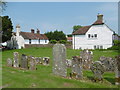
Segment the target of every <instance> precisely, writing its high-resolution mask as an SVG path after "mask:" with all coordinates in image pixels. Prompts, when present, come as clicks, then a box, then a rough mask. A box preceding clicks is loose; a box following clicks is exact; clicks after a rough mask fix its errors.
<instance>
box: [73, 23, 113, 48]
mask: <svg viewBox="0 0 120 90" xmlns="http://www.w3.org/2000/svg"><path fill="white" fill-rule="evenodd" d="M88 34H91V35H92V34H93V35H94V34H97V38H88ZM112 35H113V31H111V30H110V29H109V28H108V27H107V26H106V25H105V24H104V25H93V26H91V28H90V29H89V30H88V31H87V33H86V34H85V35H75V38H74V35H73V49H80V48H81V49H94V46H96V47H97V46H99V48H100V46H102V47H103V49H107V48H109V47H111V46H112ZM74 45H75V46H74Z"/></svg>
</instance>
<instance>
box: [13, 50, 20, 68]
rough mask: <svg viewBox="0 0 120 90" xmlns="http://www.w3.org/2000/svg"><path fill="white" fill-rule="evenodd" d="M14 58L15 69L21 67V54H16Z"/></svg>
mask: <svg viewBox="0 0 120 90" xmlns="http://www.w3.org/2000/svg"><path fill="white" fill-rule="evenodd" d="M13 56H14V62H13V67H19V53H18V52H14V53H13Z"/></svg>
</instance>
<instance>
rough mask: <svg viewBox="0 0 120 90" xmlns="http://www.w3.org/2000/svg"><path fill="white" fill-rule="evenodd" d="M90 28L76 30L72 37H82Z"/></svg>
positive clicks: (84, 27)
mask: <svg viewBox="0 0 120 90" xmlns="http://www.w3.org/2000/svg"><path fill="white" fill-rule="evenodd" d="M90 27H91V25H90V26H83V27H82V28H80V29H78V30H77V31H75V32H74V33H72V34H73V35H84V34H85V33H86V32H87V31H88V30H89V28H90Z"/></svg>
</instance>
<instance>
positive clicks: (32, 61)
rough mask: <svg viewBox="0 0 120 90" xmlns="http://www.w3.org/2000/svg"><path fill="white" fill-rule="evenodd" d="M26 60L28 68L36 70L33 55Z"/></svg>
mask: <svg viewBox="0 0 120 90" xmlns="http://www.w3.org/2000/svg"><path fill="white" fill-rule="evenodd" d="M28 62H29V70H36V69H37V68H36V61H35V57H33V56H29V57H28Z"/></svg>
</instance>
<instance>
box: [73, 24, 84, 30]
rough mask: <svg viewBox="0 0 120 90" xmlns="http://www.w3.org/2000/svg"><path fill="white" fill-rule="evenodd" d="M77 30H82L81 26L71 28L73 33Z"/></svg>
mask: <svg viewBox="0 0 120 90" xmlns="http://www.w3.org/2000/svg"><path fill="white" fill-rule="evenodd" d="M79 28H82V26H81V25H75V26H73V32H75V31H76V30H78V29H79Z"/></svg>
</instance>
